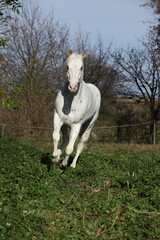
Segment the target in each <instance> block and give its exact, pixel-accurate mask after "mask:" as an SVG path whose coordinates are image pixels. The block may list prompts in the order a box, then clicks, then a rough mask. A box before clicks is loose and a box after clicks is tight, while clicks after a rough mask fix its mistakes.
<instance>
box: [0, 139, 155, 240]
mask: <svg viewBox="0 0 160 240" xmlns="http://www.w3.org/2000/svg"><path fill="white" fill-rule="evenodd" d="M51 157H52V156H51V153H50V152H46V151H42V150H39V149H37V148H35V147H33V146H31V145H29V144H24V143H23V142H20V141H16V140H14V139H7V138H1V139H0V171H1V174H0V187H1V200H0V211H1V216H2V217H1V221H0V229H1V233H0V239H15V240H17V239H26V240H27V239H28V240H30V239H37V240H38V239H43V240H44V239H46V240H50V239H56V240H58V239H60V240H61V239H66V240H68V239H74V240H75V239H89V240H90V239H134V240H135V239H150V240H151V239H158V238H159V236H160V230H159V229H160V223H159V216H160V210H159V206H160V189H159V182H160V179H159V173H160V167H159V162H160V158H159V155H158V154H156V153H153V152H148V153H138V152H135V151H123V150H121V149H119V150H116V151H112V152H111V153H109V154H106V155H100V154H96V153H85V154H82V155H81V158H80V160H79V162H78V165H77V168H76V169H72V168H67V169H66V171H61V170H60V169H59V168H58V167H57V166H54V165H52V164H51Z"/></svg>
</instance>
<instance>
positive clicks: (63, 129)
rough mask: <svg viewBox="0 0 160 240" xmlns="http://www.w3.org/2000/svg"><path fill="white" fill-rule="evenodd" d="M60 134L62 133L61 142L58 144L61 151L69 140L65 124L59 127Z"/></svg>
mask: <svg viewBox="0 0 160 240" xmlns="http://www.w3.org/2000/svg"><path fill="white" fill-rule="evenodd" d="M61 131H62V134H63V138H62V144H61V146H60V150H61V151H62V150H63V148H64V147H65V146H66V145H67V143H68V141H69V136H68V126H67V125H63V126H62V128H61Z"/></svg>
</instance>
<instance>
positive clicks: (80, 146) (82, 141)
mask: <svg viewBox="0 0 160 240" xmlns="http://www.w3.org/2000/svg"><path fill="white" fill-rule="evenodd" d="M91 130H92V128H87V129H86V131H85V132H84V133H83V135H82V137H81V139H80V142H79V144H78V146H77V152H76V155H75V157H74V159H73V162H72V164H71V167H73V168H75V167H76V163H77V160H78V157H79V155H80V154H81V152H82V151H83V148H84V144H85V142H86V141H88V138H89V136H90V133H91Z"/></svg>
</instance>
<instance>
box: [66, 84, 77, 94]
mask: <svg viewBox="0 0 160 240" xmlns="http://www.w3.org/2000/svg"><path fill="white" fill-rule="evenodd" d="M68 89H69V91H70V92H76V91H77V89H78V85H77V84H76V83H70V84H69V85H68Z"/></svg>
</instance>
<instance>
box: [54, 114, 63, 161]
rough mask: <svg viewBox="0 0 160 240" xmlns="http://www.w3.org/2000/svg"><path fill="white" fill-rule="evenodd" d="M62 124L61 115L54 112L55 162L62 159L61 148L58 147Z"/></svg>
mask: <svg viewBox="0 0 160 240" xmlns="http://www.w3.org/2000/svg"><path fill="white" fill-rule="evenodd" d="M61 126H62V121H61V120H60V117H59V116H58V114H57V113H56V112H55V113H54V132H53V144H54V151H53V157H54V158H53V162H59V161H60V155H61V150H60V149H58V142H59V140H60V130H61Z"/></svg>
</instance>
